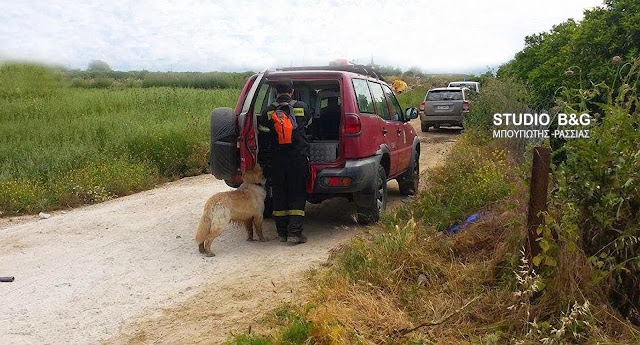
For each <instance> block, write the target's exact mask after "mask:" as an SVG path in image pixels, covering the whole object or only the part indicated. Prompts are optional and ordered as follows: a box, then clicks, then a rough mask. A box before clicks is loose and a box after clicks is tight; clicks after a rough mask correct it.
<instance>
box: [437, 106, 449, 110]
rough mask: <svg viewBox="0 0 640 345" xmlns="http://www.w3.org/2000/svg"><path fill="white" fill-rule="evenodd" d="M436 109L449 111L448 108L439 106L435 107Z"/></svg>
mask: <svg viewBox="0 0 640 345" xmlns="http://www.w3.org/2000/svg"><path fill="white" fill-rule="evenodd" d="M436 109H438V110H449V106H446V105H439V106H437V107H436Z"/></svg>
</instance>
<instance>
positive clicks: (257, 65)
mask: <svg viewBox="0 0 640 345" xmlns="http://www.w3.org/2000/svg"><path fill="white" fill-rule="evenodd" d="M600 4H601V0H565V1H557V0H539V1H536V2H533V1H527V2H521V1H512V0H486V1H478V0H475V1H473V0H458V1H445V0H438V1H417V0H404V1H388V0H387V1H362V0H345V1H337V0H330V1H295V0H270V1H230V0H220V1H206V0H187V1H180V2H176V1H169V0H157V1H156V0H141V1H124V0H118V1H110V2H106V1H98V0H90V1H84V2H80V1H51V2H42V1H36V0H23V1H20V0H4V1H2V2H0V23H3V24H2V25H1V26H0V56H5V57H10V58H19V59H29V60H36V61H44V62H49V63H56V64H62V65H64V66H67V67H71V68H85V67H86V66H87V64H88V62H89V61H90V60H93V59H100V60H104V61H106V62H107V63H109V65H110V66H111V67H112V68H114V69H119V70H140V69H148V70H160V71H166V70H169V69H173V70H176V71H211V70H225V71H231V70H234V71H242V70H260V69H262V68H264V67H269V66H271V67H273V66H283V65H289V64H293V65H302V64H305V65H310V64H326V63H327V62H328V61H330V60H333V59H336V58H348V59H356V58H357V59H358V60H359V61H360V62H365V63H366V62H369V59H370V57H371V56H373V58H374V60H375V62H376V63H381V64H388V65H394V66H400V67H402V68H408V67H411V66H419V67H421V68H423V69H424V70H427V71H449V72H466V71H470V70H474V69H475V70H477V69H478V68H483V67H485V66H495V65H497V64H500V63H502V62H506V61H508V60H509V59H510V58H512V57H513V55H514V54H515V53H516V52H517V51H519V50H520V49H522V47H523V44H524V37H525V36H526V35H529V34H533V33H537V32H540V31H545V30H549V29H551V27H552V25H554V24H558V23H560V22H562V21H564V20H566V19H567V18H575V19H580V18H581V17H582V11H583V10H584V9H585V8H591V7H593V6H597V5H600Z"/></svg>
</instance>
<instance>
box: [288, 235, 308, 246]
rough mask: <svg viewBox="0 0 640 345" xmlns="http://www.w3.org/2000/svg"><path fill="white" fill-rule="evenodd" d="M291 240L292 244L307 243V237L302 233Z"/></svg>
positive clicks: (291, 237) (293, 236)
mask: <svg viewBox="0 0 640 345" xmlns="http://www.w3.org/2000/svg"><path fill="white" fill-rule="evenodd" d="M289 238H290V239H291V242H293V243H296V244H300V243H306V242H307V236H305V235H303V234H302V233H298V234H292V235H290V236H289Z"/></svg>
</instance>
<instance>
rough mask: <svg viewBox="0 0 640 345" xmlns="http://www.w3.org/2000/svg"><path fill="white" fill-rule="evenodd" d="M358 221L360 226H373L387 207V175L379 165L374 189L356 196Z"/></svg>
mask: <svg viewBox="0 0 640 345" xmlns="http://www.w3.org/2000/svg"><path fill="white" fill-rule="evenodd" d="M354 200H355V202H356V211H357V213H358V215H357V221H358V223H360V224H371V223H375V222H377V221H379V220H380V215H382V212H383V211H384V210H385V208H386V207H387V173H386V172H385V170H384V167H382V166H381V165H378V173H377V176H376V179H375V181H374V183H373V185H372V187H371V188H370V189H369V190H367V191H362V192H359V193H357V195H354Z"/></svg>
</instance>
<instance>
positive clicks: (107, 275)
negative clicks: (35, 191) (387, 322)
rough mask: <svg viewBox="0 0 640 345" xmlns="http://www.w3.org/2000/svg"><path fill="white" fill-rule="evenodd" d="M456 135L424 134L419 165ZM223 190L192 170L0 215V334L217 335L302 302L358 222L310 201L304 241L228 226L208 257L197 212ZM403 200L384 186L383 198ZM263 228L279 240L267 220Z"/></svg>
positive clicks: (65, 338) (53, 338) (89, 339)
mask: <svg viewBox="0 0 640 345" xmlns="http://www.w3.org/2000/svg"><path fill="white" fill-rule="evenodd" d="M418 128H419V123H418ZM458 134H459V130H453V129H441V130H439V131H436V132H430V133H427V134H421V142H422V147H421V150H422V151H421V169H422V170H424V169H427V168H429V167H432V166H434V165H436V164H438V163H439V162H441V161H442V158H443V157H444V155H445V153H446V152H447V150H448V149H449V148H450V147H451V146H452V144H453V142H454V141H455V138H456V136H457V135H458ZM227 189H228V187H227V186H226V185H225V184H224V183H223V182H221V181H217V180H215V179H213V178H212V177H211V176H199V177H194V178H187V179H183V180H181V181H177V182H173V183H168V184H165V185H163V186H161V187H159V188H156V189H153V190H150V191H146V192H142V193H138V194H135V195H131V196H127V197H124V198H120V199H117V200H112V201H109V202H105V203H102V204H98V205H93V206H87V207H82V208H78V209H74V210H71V211H68V212H56V213H54V214H53V216H52V217H51V218H50V219H44V220H37V219H35V217H20V218H13V219H1V220H0V275H13V276H15V277H16V280H15V282H13V283H0V305H2V307H3V311H2V313H0V339H2V340H1V342H2V343H4V344H12V343H95V342H96V341H98V340H103V341H107V342H109V343H112V342H115V343H128V342H136V343H137V342H148V343H156V342H166V343H184V342H189V343H191V342H196V343H197V342H206V343H219V342H222V341H223V340H224V339H226V338H227V337H228V336H229V334H230V332H240V331H244V330H246V329H248V327H249V326H250V325H251V324H252V323H255V320H257V319H258V318H260V317H261V316H262V315H264V313H265V312H266V311H268V310H270V309H272V308H273V307H275V306H277V305H278V304H280V303H282V302H288V301H292V300H295V299H297V298H301V296H302V295H301V294H302V292H301V291H303V290H304V289H301V288H300V287H301V284H304V279H303V277H304V274H303V273H304V272H306V271H307V270H308V269H309V268H311V267H313V266H315V265H318V264H321V263H322V262H324V261H326V259H327V258H328V256H329V253H330V251H331V250H332V249H334V248H336V247H338V246H339V245H340V244H342V243H344V242H345V241H347V240H348V239H349V238H351V237H352V236H353V235H354V234H357V233H358V231H360V229H361V228H360V227H359V226H357V225H356V224H355V221H354V220H353V216H352V215H353V213H354V208H353V207H352V206H351V205H350V204H349V203H347V202H346V201H345V200H341V199H334V200H329V201H325V202H324V203H322V204H320V205H309V206H308V207H307V214H308V217H307V218H308V219H307V224H306V227H305V232H306V233H307V235H308V237H309V242H308V243H306V244H304V245H297V246H296V245H290V244H283V243H280V242H278V241H276V240H271V241H268V242H246V241H245V233H244V231H243V230H241V229H239V228H237V229H235V228H234V229H230V230H228V231H226V232H224V233H223V234H222V235H221V236H220V237H219V238H218V239H217V240H216V241H215V242H214V244H213V248H212V249H213V250H214V252H215V253H216V254H217V256H216V257H213V258H205V257H203V256H202V255H201V254H199V253H198V250H197V248H196V246H195V244H194V243H193V234H194V231H195V228H196V226H197V222H198V220H199V217H200V213H201V208H202V205H203V204H204V202H205V201H206V199H207V198H208V197H209V196H210V195H211V194H213V193H216V192H219V191H223V190H227ZM402 200H403V198H402V197H401V196H400V194H399V192H398V189H397V184H396V183H395V182H391V183H390V185H389V201H390V205H391V206H392V207H393V205H397V204H398V203H399V202H401V201H402ZM265 229H266V230H265V234H266V236H267V237H269V238H272V239H273V238H275V230H274V225H273V221H271V220H267V221H266V224H265Z"/></svg>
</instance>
